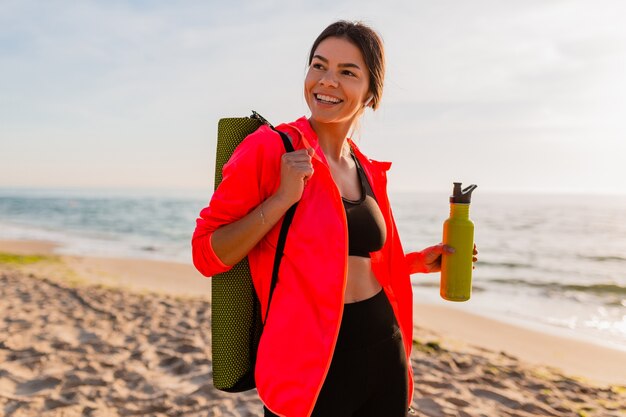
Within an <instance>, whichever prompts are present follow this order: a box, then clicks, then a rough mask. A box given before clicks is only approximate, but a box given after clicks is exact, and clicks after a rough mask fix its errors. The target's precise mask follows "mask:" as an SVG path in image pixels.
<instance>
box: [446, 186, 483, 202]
mask: <svg viewBox="0 0 626 417" xmlns="http://www.w3.org/2000/svg"><path fill="white" fill-rule="evenodd" d="M461 184H462V183H461V182H455V183H454V189H453V190H452V195H451V196H450V203H452V204H469V203H471V202H472V191H474V190H475V189H476V187H478V185H476V184H472V185H469V186H467V187H465V188H464V189H463V190H461Z"/></svg>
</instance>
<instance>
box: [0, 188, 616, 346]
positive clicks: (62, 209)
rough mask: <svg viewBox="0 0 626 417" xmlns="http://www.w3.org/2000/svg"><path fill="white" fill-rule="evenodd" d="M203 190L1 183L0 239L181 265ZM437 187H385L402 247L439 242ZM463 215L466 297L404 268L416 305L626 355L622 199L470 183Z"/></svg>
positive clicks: (206, 194)
mask: <svg viewBox="0 0 626 417" xmlns="http://www.w3.org/2000/svg"><path fill="white" fill-rule="evenodd" d="M210 196H211V191H210V190H209V189H207V190H128V189H125V190H122V189H118V190H116V189H89V190H88V189H75V188H74V189H62V188H57V189H34V188H29V189H24V188H0V239H24V240H27V239H37V240H49V241H53V242H57V243H58V244H60V247H59V249H58V251H57V252H59V253H63V254H75V255H90V256H103V257H124V258H128V257H132V258H145V259H155V260H167V261H174V262H181V263H187V264H190V263H191V253H190V239H191V235H192V233H193V230H194V227H195V220H196V218H197V217H198V214H199V212H200V210H201V209H202V208H203V207H205V206H206V205H208V202H209V200H210ZM448 197H449V196H448V194H447V193H445V192H442V193H433V192H391V193H390V199H391V203H392V209H393V211H394V217H395V219H396V222H397V225H398V229H399V233H400V237H401V239H402V242H403V245H404V248H405V251H406V252H410V251H417V250H421V249H423V248H425V247H427V246H431V245H435V244H437V243H439V242H440V241H441V240H442V225H443V222H444V220H445V219H446V218H447V217H448V215H449V202H448ZM470 218H471V219H472V221H473V222H474V224H475V239H474V240H475V242H476V244H477V247H478V250H479V254H478V257H479V260H478V262H477V263H476V269H475V270H474V271H473V289H472V297H471V299H470V300H469V301H467V302H463V303H454V302H449V301H445V300H443V299H442V298H441V297H440V296H439V274H438V273H433V274H415V275H413V276H412V278H411V280H412V283H413V293H414V298H415V301H416V302H421V303H429V304H438V305H447V306H450V307H453V308H458V309H462V310H465V311H468V312H472V313H475V314H479V315H483V316H486V317H489V318H493V319H496V320H500V321H504V322H507V323H512V324H516V325H520V326H523V327H527V328H531V329H534V330H539V331H543V332H546V333H550V334H557V335H560V336H565V337H572V338H577V339H583V340H586V341H590V342H592V343H596V344H600V345H603V346H607V347H611V348H614V349H619V350H623V351H624V352H626V195H583V194H580V195H577V194H531V193H517V194H515V193H510V194H505V193H496V192H488V191H483V190H481V189H480V188H478V189H477V190H476V191H475V192H474V194H473V197H472V205H471V208H470Z"/></svg>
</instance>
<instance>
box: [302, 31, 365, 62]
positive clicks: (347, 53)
mask: <svg viewBox="0 0 626 417" xmlns="http://www.w3.org/2000/svg"><path fill="white" fill-rule="evenodd" d="M313 56H314V57H319V58H324V59H326V60H328V61H333V62H335V63H352V64H357V65H358V66H359V67H361V68H362V69H365V60H364V59H363V54H362V53H361V50H360V49H359V47H358V46H356V45H355V44H354V43H352V42H351V41H349V40H348V39H345V38H338V37H334V36H333V37H329V38H326V39H324V40H323V41H322V42H320V44H319V45H318V46H317V48H315V51H314V53H313Z"/></svg>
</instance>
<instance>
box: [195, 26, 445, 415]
mask: <svg viewBox="0 0 626 417" xmlns="http://www.w3.org/2000/svg"><path fill="white" fill-rule="evenodd" d="M384 72H385V64H384V51H383V46H382V42H381V40H380V38H379V36H378V35H377V34H376V33H375V32H374V31H373V30H372V29H370V28H369V27H367V26H365V25H363V24H361V23H351V22H345V21H340V22H336V23H333V24H331V25H330V26H329V27H327V28H326V29H325V30H324V31H323V32H322V33H321V34H320V35H319V37H318V38H317V39H316V41H315V42H314V44H313V47H312V48H311V52H310V56H309V69H308V72H307V75H306V79H305V82H304V94H305V98H306V102H307V104H308V106H309V109H310V111H311V116H310V117H309V118H305V117H302V118H300V119H298V120H296V121H295V122H292V123H289V124H283V125H280V126H278V127H277V128H278V130H281V131H283V132H285V133H287V135H288V136H289V137H290V139H291V141H292V143H293V145H294V148H295V149H296V151H294V152H291V153H288V154H284V148H283V144H282V142H281V140H280V138H279V135H278V134H277V133H276V132H273V131H272V130H271V129H269V128H267V127H262V128H260V129H259V130H257V131H256V132H255V133H253V134H252V135H250V136H248V137H247V138H246V139H245V140H244V141H243V142H242V144H241V145H240V146H239V147H238V148H237V150H236V151H235V153H234V154H233V156H232V158H231V159H230V160H229V162H228V163H227V164H226V165H225V166H224V169H223V180H222V183H221V184H220V186H219V187H218V189H217V190H216V191H215V193H214V194H213V197H212V199H211V203H210V205H209V206H208V207H206V208H205V209H203V210H202V211H201V213H200V218H199V219H198V221H197V227H196V231H195V233H194V237H193V242H192V246H193V259H194V264H195V265H196V267H197V268H198V270H199V271H200V272H201V273H203V274H204V275H205V276H212V275H214V274H216V273H219V272H223V271H225V270H227V269H228V268H230V267H231V266H232V265H234V264H235V263H237V262H238V261H240V260H241V259H243V258H244V257H245V256H248V260H249V263H250V269H251V273H252V278H253V281H254V286H255V289H256V291H257V294H258V295H259V299H260V300H261V311H265V308H266V304H267V298H268V294H269V286H270V279H271V275H272V274H271V270H272V263H273V260H274V252H275V247H276V242H277V239H278V232H279V230H280V223H281V218H282V217H283V215H284V214H285V212H286V211H287V209H288V208H289V207H290V206H291V205H293V204H294V203H296V202H299V204H298V208H297V210H296V214H295V217H294V219H293V223H292V225H291V227H290V229H289V236H288V239H287V244H286V247H285V251H284V256H283V259H282V263H281V270H280V275H279V279H278V283H277V285H276V288H275V291H274V294H273V298H272V303H271V314H268V316H267V319H266V321H265V327H264V331H263V336H262V338H261V341H260V344H259V349H258V353H257V364H256V368H255V380H256V384H257V390H258V393H259V396H260V398H261V400H262V401H263V403H264V404H265V407H264V410H265V416H288V417H300V416H302V417H304V416H314V417H317V416H324V417H333V416H337V417H340V416H341V417H344V416H358V417H365V416H372V417H374V416H375V417H382V416H384V417H396V416H397V417H401V416H405V415H406V412H407V409H408V407H409V404H410V403H411V400H412V395H413V375H412V369H411V366H409V365H408V364H409V363H410V362H409V357H410V353H411V346H412V329H413V323H412V306H413V299H412V291H411V282H410V277H409V275H410V274H413V273H417V272H435V271H439V269H440V259H441V254H442V251H443V250H447V251H449V252H450V253H452V252H453V249H452V248H448V247H445V248H444V246H443V245H441V244H439V245H436V246H432V247H429V248H426V249H424V250H423V251H421V252H414V253H408V254H405V253H404V252H403V250H402V246H401V243H400V239H399V237H398V232H397V229H396V225H395V223H394V220H393V216H392V213H391V209H390V207H389V200H388V197H387V193H386V182H387V180H386V171H387V170H388V169H389V167H390V165H391V164H390V163H388V162H377V161H373V160H370V159H368V158H366V157H365V156H364V155H363V154H362V153H361V152H360V151H359V149H358V147H357V146H356V145H355V144H354V142H352V141H351V140H350V139H349V138H348V135H349V133H350V131H351V130H352V129H353V128H354V126H355V124H356V123H357V122H358V120H359V118H360V116H361V115H362V114H363V112H364V110H365V109H366V108H367V107H370V108H372V109H373V110H375V109H377V108H378V106H379V103H380V99H381V96H382V87H383V78H384Z"/></svg>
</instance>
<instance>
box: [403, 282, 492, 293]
mask: <svg viewBox="0 0 626 417" xmlns="http://www.w3.org/2000/svg"><path fill="white" fill-rule="evenodd" d="M412 285H413V287H418V288H439V282H413V283H412ZM486 290H487V289H486V288H484V287H481V286H480V285H475V284H474V283H472V292H483V291H486Z"/></svg>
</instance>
